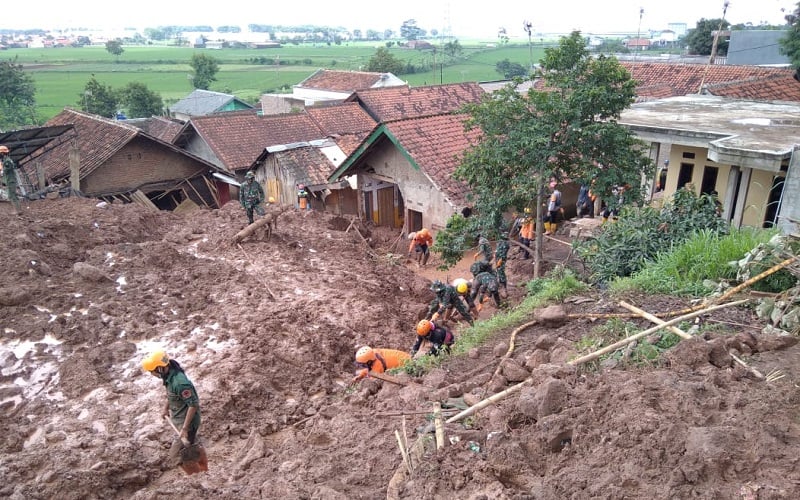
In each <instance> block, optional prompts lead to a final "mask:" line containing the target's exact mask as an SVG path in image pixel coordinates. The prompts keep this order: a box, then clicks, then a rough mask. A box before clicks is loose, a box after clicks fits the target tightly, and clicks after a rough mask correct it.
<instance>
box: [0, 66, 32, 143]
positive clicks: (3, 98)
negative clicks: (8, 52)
mask: <svg viewBox="0 0 800 500" xmlns="http://www.w3.org/2000/svg"><path fill="white" fill-rule="evenodd" d="M35 96H36V86H35V84H34V81H33V77H31V76H30V75H28V74H27V73H25V71H23V69H22V65H21V64H16V59H14V61H11V60H7V61H2V62H0V130H9V129H15V128H19V127H23V126H25V125H34V124H36V99H35Z"/></svg>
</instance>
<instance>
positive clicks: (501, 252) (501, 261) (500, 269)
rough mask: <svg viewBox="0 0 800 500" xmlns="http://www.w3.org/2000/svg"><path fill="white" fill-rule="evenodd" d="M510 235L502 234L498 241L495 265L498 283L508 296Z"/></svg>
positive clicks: (495, 251)
mask: <svg viewBox="0 0 800 500" xmlns="http://www.w3.org/2000/svg"><path fill="white" fill-rule="evenodd" d="M508 249H509V245H508V236H507V235H506V234H505V233H502V234H500V240H499V241H498V242H497V248H495V250H494V265H495V274H497V283H498V284H499V285H500V289H501V290H502V291H503V297H504V298H505V297H508V278H507V277H506V259H507V258H508Z"/></svg>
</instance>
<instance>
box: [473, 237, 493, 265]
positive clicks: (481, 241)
mask: <svg viewBox="0 0 800 500" xmlns="http://www.w3.org/2000/svg"><path fill="white" fill-rule="evenodd" d="M481 256H483V260H485V261H486V262H491V261H492V260H494V256H493V255H492V242H490V241H489V238H487V237H486V236H484V235H483V233H480V234H479V235H478V251H477V252H475V255H474V257H473V258H472V260H478V257H481Z"/></svg>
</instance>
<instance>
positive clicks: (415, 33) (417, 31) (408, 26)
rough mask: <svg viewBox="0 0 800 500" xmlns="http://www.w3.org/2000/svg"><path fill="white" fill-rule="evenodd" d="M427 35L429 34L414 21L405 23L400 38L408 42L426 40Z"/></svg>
mask: <svg viewBox="0 0 800 500" xmlns="http://www.w3.org/2000/svg"><path fill="white" fill-rule="evenodd" d="M426 34H427V32H426V31H425V30H424V29H422V28H420V27H419V26H417V21H416V20H414V19H408V20H406V21H403V24H402V25H401V26H400V36H401V37H402V38H405V39H406V40H408V41H411V40H419V39H420V38H425V35H426Z"/></svg>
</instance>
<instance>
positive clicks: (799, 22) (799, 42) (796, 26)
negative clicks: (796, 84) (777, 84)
mask: <svg viewBox="0 0 800 500" xmlns="http://www.w3.org/2000/svg"><path fill="white" fill-rule="evenodd" d="M786 22H787V23H788V24H789V29H787V30H786V34H785V35H784V36H783V37H782V38H781V40H780V51H781V54H784V55H786V56H789V61H791V63H792V66H793V67H794V69H798V70H800V2H797V8H796V9H795V10H794V12H792V13H791V14H787V15H786Z"/></svg>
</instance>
